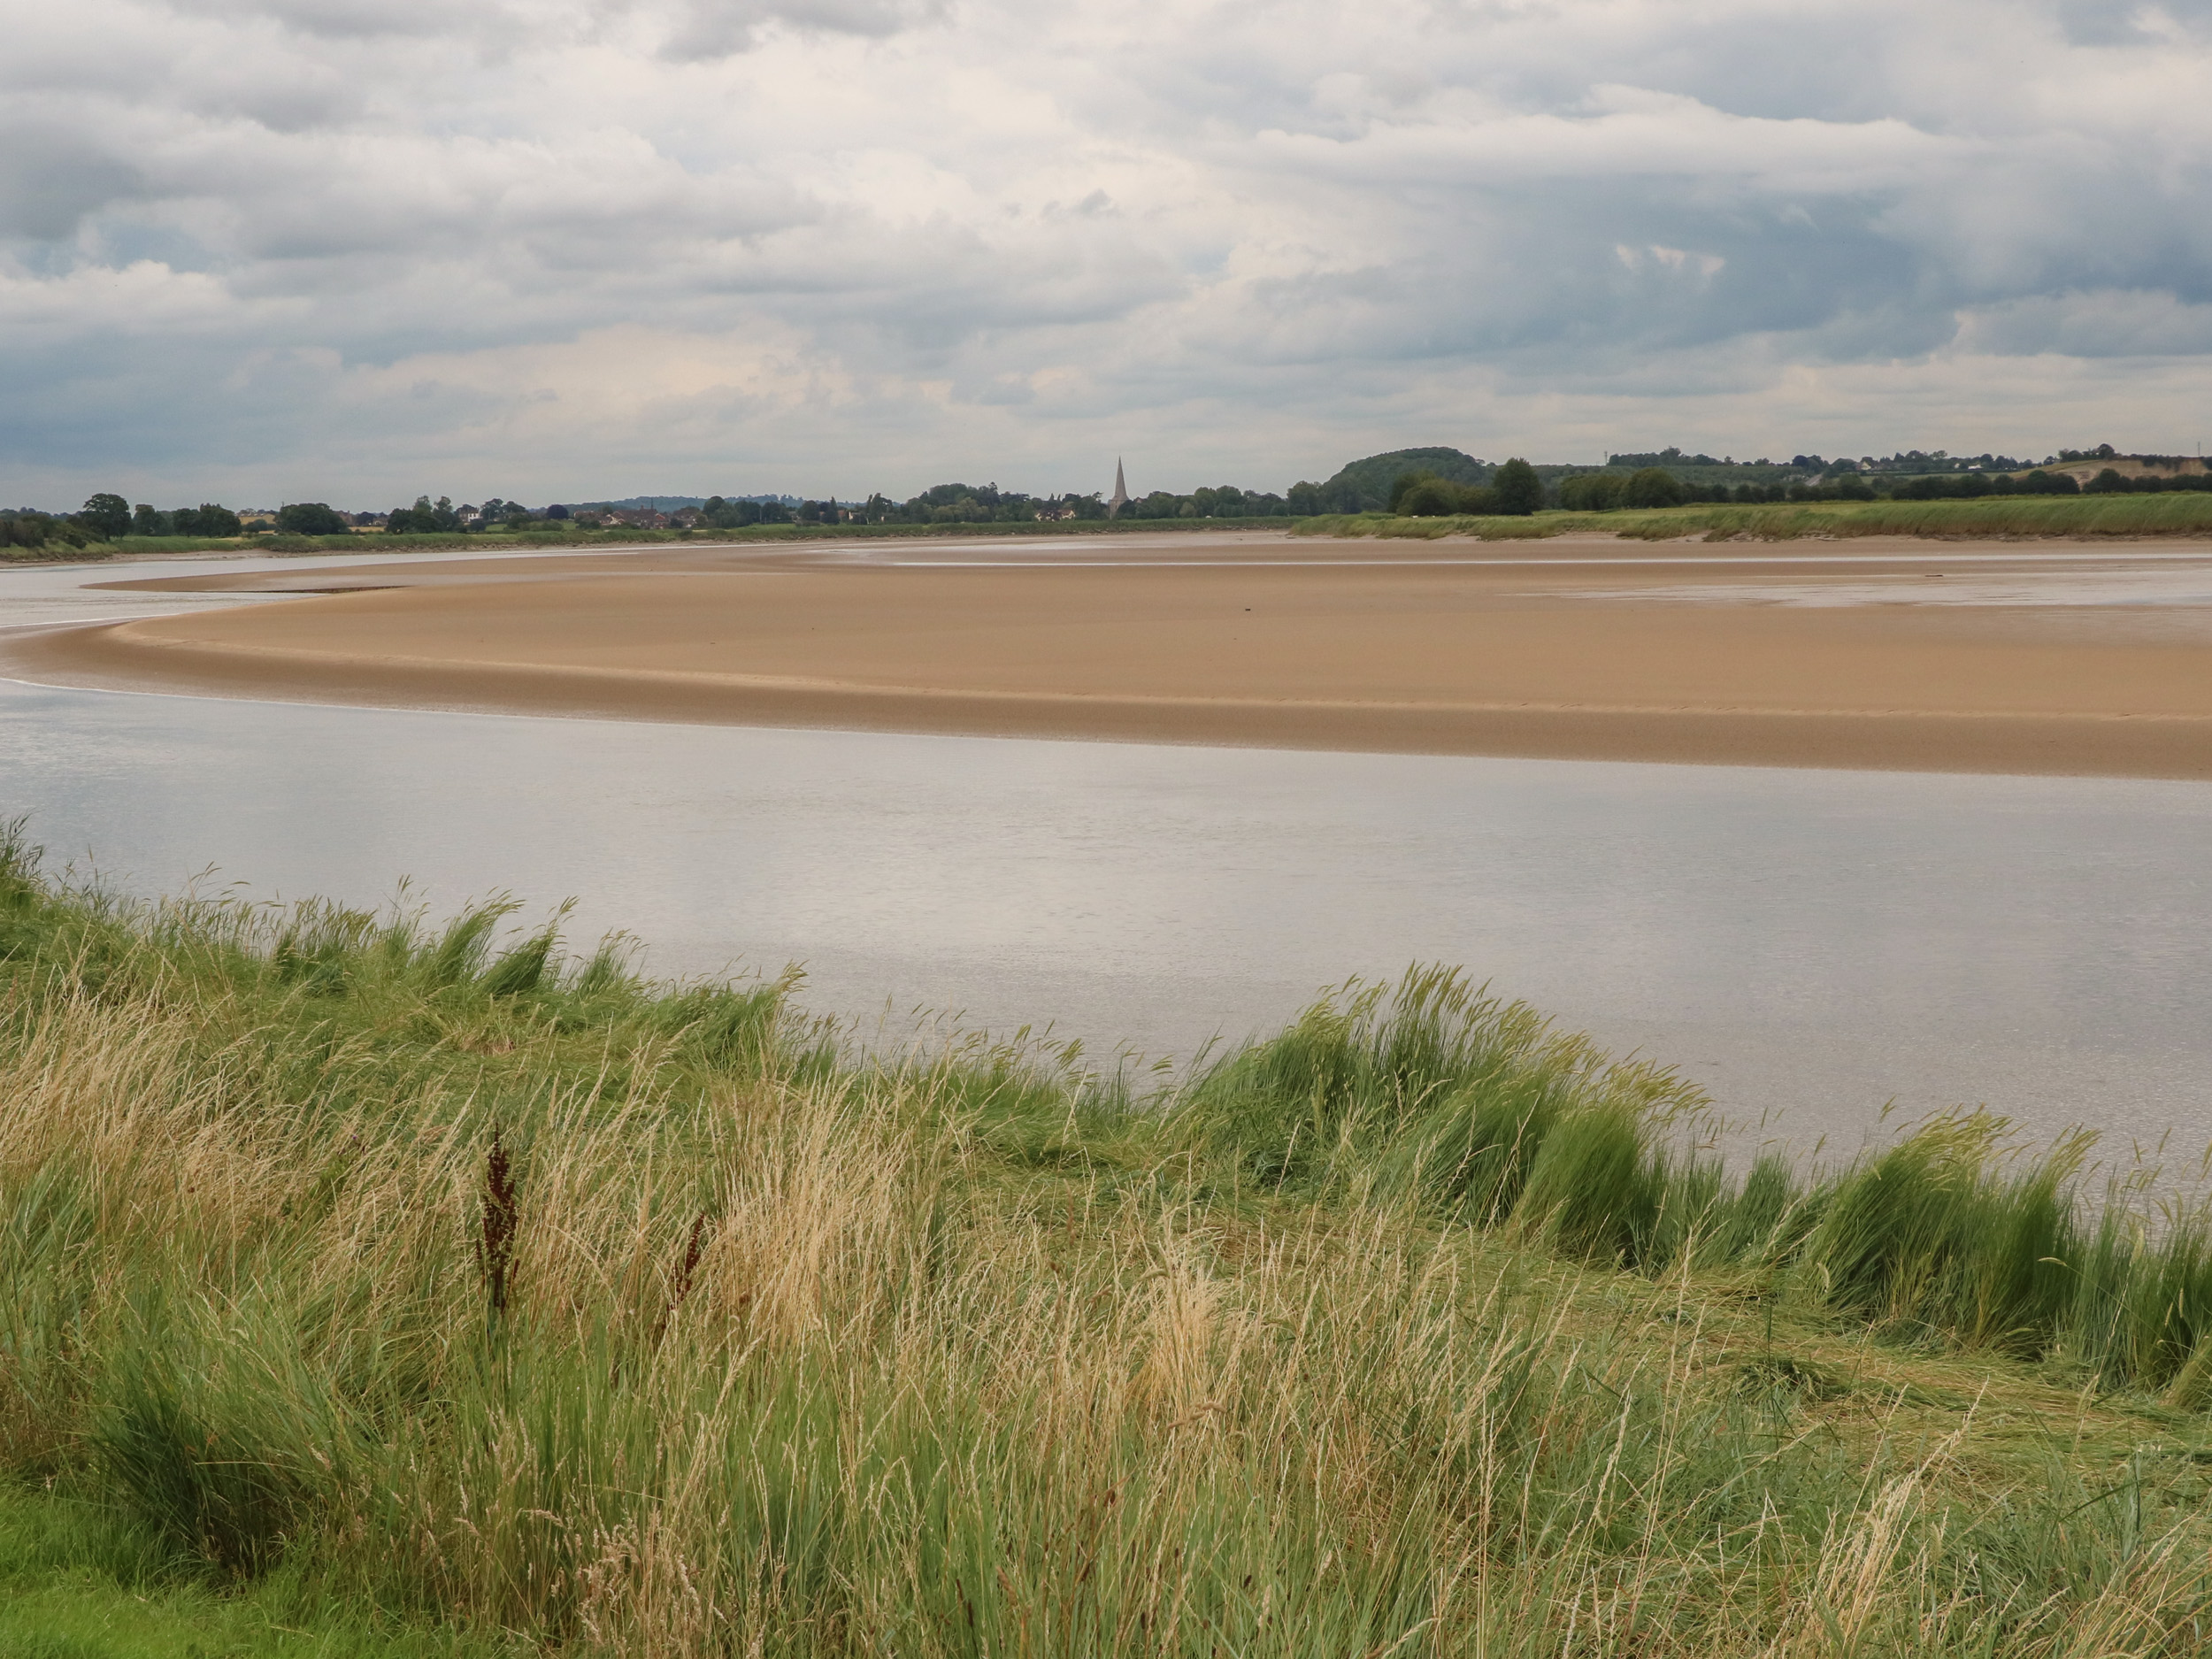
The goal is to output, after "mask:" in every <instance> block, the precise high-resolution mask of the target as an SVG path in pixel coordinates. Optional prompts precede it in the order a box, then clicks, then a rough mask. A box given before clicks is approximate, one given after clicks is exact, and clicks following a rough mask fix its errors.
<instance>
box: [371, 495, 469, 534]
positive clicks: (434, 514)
mask: <svg viewBox="0 0 2212 1659" xmlns="http://www.w3.org/2000/svg"><path fill="white" fill-rule="evenodd" d="M460 527H461V515H460V514H459V513H457V512H456V511H453V498H452V497H451V496H450V495H441V496H439V497H438V500H437V503H436V504H435V505H433V504H432V503H431V500H430V497H429V496H427V495H418V496H416V497H415V504H414V505H413V506H411V507H396V508H394V509H393V511H392V515H391V517H390V518H388V519H386V520H385V524H384V529H385V531H386V533H387V534H390V535H450V534H453V533H454V532H455V531H457V530H458V529H459V528H460Z"/></svg>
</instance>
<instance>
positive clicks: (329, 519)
mask: <svg viewBox="0 0 2212 1659" xmlns="http://www.w3.org/2000/svg"><path fill="white" fill-rule="evenodd" d="M277 528H278V529H280V530H286V531H289V532H290V533H291V534H294V535H345V534H349V532H351V530H352V529H353V520H351V519H350V518H347V517H346V516H345V514H343V513H342V512H339V511H335V510H334V509H333V508H332V506H331V505H330V503H328V502H322V501H296V502H293V503H290V504H289V505H288V506H283V507H280V508H278V509H277Z"/></svg>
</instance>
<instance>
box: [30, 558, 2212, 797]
mask: <svg viewBox="0 0 2212 1659" xmlns="http://www.w3.org/2000/svg"><path fill="white" fill-rule="evenodd" d="M1200 541H1202V547H1201V546H1194V545H1193V543H1197V542H1200ZM1370 545H1372V544H1370ZM1416 547H1418V548H1420V550H1421V551H1422V552H1428V550H1429V549H1434V551H1433V552H1428V557H1419V556H1417V554H1416V553H1415V549H1413V548H1404V547H1403V546H1402V544H1401V546H1400V547H1398V548H1393V549H1390V551H1389V552H1388V553H1387V554H1383V553H1382V552H1381V549H1378V552H1379V557H1376V558H1373V559H1359V558H1356V557H1353V558H1347V557H1344V555H1343V553H1342V552H1341V550H1340V549H1342V548H1343V544H1342V543H1337V544H1335V547H1334V548H1333V549H1332V548H1329V547H1328V546H1327V545H1326V544H1323V545H1320V546H1317V545H1316V544H1315V543H1314V542H1313V541H1311V540H1310V539H1307V540H1302V541H1299V542H1291V541H1289V539H1288V538H1277V537H1268V538H1255V537H1240V538H1238V539H1237V540H1236V541H1234V542H1231V541H1229V539H1228V538H1225V537H1223V536H1220V535H1217V534H1216V535H1209V536H1205V537H1203V538H1198V537H1192V538H1174V537H1162V538H1158V539H1156V541H1154V542H1153V543H1151V544H1149V545H1148V546H1147V545H1142V544H1133V545H1131V547H1130V549H1129V550H1130V551H1131V552H1132V553H1133V554H1135V555H1137V557H1132V558H1126V559H1117V560H1115V561H1113V562H1112V563H1110V564H1101V563H1097V562H1094V561H1086V560H1083V559H1081V558H1080V557H1068V558H1060V559H1055V558H1053V557H1050V551H1049V549H1040V548H1038V547H1034V546H1032V547H1028V548H1018V547H1010V546H1006V545H1004V544H1001V545H1000V547H998V548H995V549H990V550H989V555H988V556H986V557H974V558H962V559H957V560H955V559H951V558H949V557H946V556H947V555H949V554H951V553H956V552H969V551H972V549H947V548H945V547H944V546H943V545H942V544H941V543H939V544H937V545H935V546H926V545H918V544H910V545H908V546H905V547H887V546H886V545H885V544H882V543H878V544H876V546H875V547H874V548H872V549H871V550H870V551H871V557H868V558H865V559H856V558H841V557H836V556H835V555H833V554H824V553H812V554H808V555H802V556H795V555H794V554H792V553H790V552H788V551H785V552H781V553H780V554H778V555H747V554H745V553H743V552H741V551H735V550H733V549H726V548H722V549H680V550H676V551H669V550H665V549H653V550H651V551H649V552H640V553H625V554H623V555H621V556H620V557H618V558H608V557H603V556H595V555H588V554H586V555H576V556H568V555H549V556H546V557H545V558H544V559H543V560H541V561H532V562H531V563H530V565H529V567H528V568H527V569H518V567H517V565H516V562H514V561H513V560H511V559H507V560H500V561H497V562H496V563H497V565H498V566H499V568H497V569H490V568H484V567H483V566H479V567H477V568H474V569H472V568H471V565H472V563H473V562H472V561H455V562H445V563H442V565H436V566H424V565H415V566H413V567H412V568H409V567H406V566H402V565H384V566H362V565H349V566H347V567H345V568H342V569H332V568H329V567H325V568H324V569H323V570H322V571H321V572H318V571H317V570H316V569H315V568H314V567H313V566H306V567H296V568H291V569H287V570H283V571H279V572H241V573H240V575H239V576H237V577H235V578H232V577H227V576H220V575H218V576H208V575H197V576H192V577H183V578H176V579H159V578H156V579H151V580H129V581H123V582H106V583H101V584H99V586H100V587H102V588H121V589H128V590H151V591H165V592H196V591H205V592H217V591H221V592H232V593H237V592H256V593H262V594H267V595H272V597H274V595H280V594H281V595H288V596H287V597H286V598H284V599H282V600H278V601H275V602H274V603H262V604H254V605H249V606H233V607H228V608H224V609H216V610H210V611H193V612H188V613H183V614H180V615H173V616H165V617H159V618H142V619H137V620H126V621H119V622H115V623H108V624H97V625H93V626H72V627H62V628H58V629H55V630H52V631H50V632H44V633H38V634H27V635H19V636H17V637H15V638H14V639H12V640H9V641H6V642H5V643H4V644H0V664H4V665H5V666H7V667H8V669H9V670H10V671H11V672H15V673H17V674H19V675H20V676H21V677H22V678H25V679H27V680H35V681H38V682H42V683H47V684H55V685H63V686H68V685H76V686H80V687H104V688H112V689H131V690H140V691H149V692H184V693H191V694H195V695H227V696H246V697H255V698H264V699H274V700H279V701H305V702H316V703H336V704H367V705H371V706H384V707H400V708H416V709H436V710H470V711H496V712H503V713H521V714H536V715H547V716H558V717H567V718H577V717H583V718H592V717H598V718H636V719H647V720H659V721H673V722H680V723H690V724H739V725H762V726H812V727H843V728H856V729H866V730H879V731H905V732H917V733H963V734H972V735H990V736H1020V737H1030V738H1059V739H1087V740H1095V741H1136V742H1165V743H1190V744H1227V745H1236V746H1249V747H1263V748H1291V749H1352V750H1364V751H1371V752H1381V753H1421V754H1440V755H1494V756H1510V757H1549V758H1560V759H1596V760H1613V761H1657V762H1672V763H1686V764H1724V765H1764V766H1820V767H1837V768H1846V769H1854V770H1861V769H1870V770H1890V771H1936V772H2010V773H2040V774H2049V775H2075V776H2114V777H2135V778H2170V779H2190V780H2207V779H2212V605H2207V604H2204V603H2201V602H2199V603H2197V604H2196V605H2195V606H2194V607H2192V605H2191V604H2190V603H2187V602H2183V603H2170V604H2160V603H2152V602H2147V601H2134V600H2124V601H2115V600H2112V599H2110V598H2109V597H2107V598H2106V599H2105V600H2104V601H2103V602H2102V603H2087V602H2083V601H2082V600H2081V598H2080V592H2081V591H2085V590H2086V586H2093V584H2095V583H2096V582H2099V581H2103V582H2110V581H2112V580H2118V579H2120V578H2122V577H2127V578H2130V579H2134V578H2138V577H2144V578H2145V579H2146V580H2147V577H2146V576H2145V572H2149V573H2150V574H2151V575H2154V576H2156V577H2157V578H2158V579H2159V580H2165V581H2167V582H2169V583H2171V582H2173V581H2177V580H2178V581H2183V582H2190V581H2193V580H2194V578H2195V567H2196V566H2198V565H2202V567H2203V570H2204V572H2205V589H2206V592H2207V593H2208V594H2212V556H2208V557H2201V558H2200V557H2196V556H2194V554H2193V552H2191V553H2183V554H2170V553H2159V552H2155V551H2147V552H2145V553H2141V554H2138V555H2136V556H2134V557H2133V559H2132V560H2131V556H2130V555H2128V554H2124V553H2118V552H2116V551H2114V550H2112V549H2108V548H2103V547H2100V548H2097V549H2093V550H2092V549H2082V551H2081V553H2080V554H2079V556H2078V558H2069V557H2063V556H2061V557H2058V558H2057V559H2056V560H2054V558H2053V556H2052V554H2051V552H2050V549H2048V548H2047V547H2046V548H2043V549H2038V553H2037V555H2036V556H2034V557H2032V559H2027V558H2024V559H2022V560H2019V561H2012V560H2007V559H2005V558H2003V557H1997V558H1990V557H1986V556H1984V557H1978V558H1977V559H1976V560H1975V562H1974V565H1973V567H1972V569H1971V571H1970V572H1969V571H1966V570H1959V571H1958V573H1957V574H1955V575H1953V576H1946V575H1945V572H1943V571H1942V570H1940V569H1939V568H1937V567H1939V566H1940V565H1943V564H1945V563H1946V562H1949V563H1950V564H1951V565H1953V566H1954V567H1955V569H1956V568H1957V567H1958V566H1959V565H1961V564H1962V561H1961V559H1960V554H1959V550H1958V549H1956V548H1955V547H1950V546H1941V547H1927V546H1924V545H1923V546H1898V547H1894V548H1886V549H1871V548H1869V547H1868V546H1867V544H1866V543H1865V542H1863V541H1862V542H1861V543H1860V544H1859V546H1858V547H1857V549H1855V550H1854V551H1853V552H1852V553H1851V554H1849V555H1847V556H1844V557H1845V558H1847V560H1848V565H1845V564H1843V562H1842V561H1841V560H1839V559H1836V558H1830V559H1825V560H1824V559H1823V558H1822V557H1820V556H1818V555H1814V556H1811V557H1803V556H1800V557H1788V556H1776V555H1771V554H1761V555H1757V556H1754V557H1748V558H1746V557H1722V558H1715V557H1714V555H1713V554H1712V553H1711V552H1708V551H1704V550H1702V549H1701V552H1700V553H1699V554H1697V555H1693V556H1689V557H1681V556H1680V555H1679V552H1678V551H1676V552H1672V553H1671V552H1670V551H1669V550H1665V549H1661V548H1659V547H1653V546H1651V545H1650V544H1644V548H1643V549H1635V551H1634V556H1633V557H1620V556H1621V555H1625V554H1628V553H1629V552H1630V549H1626V548H1622V547H1620V546H1619V544H1617V543H1609V544H1608V546H1607V547H1606V548H1605V549H1604V557H1602V558H1601V559H1599V558H1596V557H1586V558H1584V559H1582V560H1580V561H1578V560H1577V559H1576V558H1575V557H1574V555H1575V554H1576V553H1578V552H1583V553H1590V552H1594V549H1585V548H1581V547H1572V548H1571V547H1563V546H1561V545H1560V543H1559V542H1558V541H1554V542H1553V543H1551V544H1550V546H1549V547H1548V548H1547V549H1545V550H1546V552H1547V553H1548V554H1550V555H1551V557H1540V558H1537V559H1525V558H1521V559H1511V560H1489V559H1483V560H1469V559H1464V558H1455V557H1451V550H1450V549H1446V548H1442V547H1439V546H1438V545H1437V544H1435V543H1429V544H1426V545H1425V547H1423V546H1422V545H1421V544H1416ZM1645 549H1648V550H1645ZM1200 552H1202V553H1203V554H1204V555H1205V557H1203V558H1189V557H1178V554H1179V553H1190V554H1196V553H1200ZM898 554H908V555H912V556H914V557H909V558H905V559H901V560H897V561H896V562H894V561H893V560H892V559H890V558H889V557H887V555H898ZM1301 554H1304V555H1308V557H1298V556H1299V555H1301ZM1324 554H1325V555H1326V557H1311V556H1312V555H1324ZM1409 555H1414V556H1413V557H1409ZM484 564H485V565H492V564H493V561H485V562H484ZM2008 565H2011V566H2013V568H2011V569H2007V568H2006V567H2007V566H2008ZM1578 566H1579V567H1578ZM2138 567H2141V568H2138ZM1932 578H1943V579H1944V580H1947V581H1949V582H1951V583H1952V584H1953V585H1952V587H1951V588H1948V589H1947V590H1938V589H1933V588H1920V587H1919V584H1920V583H1921V582H1923V581H1925V580H1929V579H1932ZM1975 583H1980V584H1982V586H1983V588H1986V589H1988V592H1989V594H1991V595H1994V597H1988V596H1986V595H1984V594H1983V592H1982V589H1980V588H1974V587H1973V586H1972V584H1975ZM2069 584H2070V586H2069ZM2038 585H2040V586H2038ZM2085 585H2086V586H2085ZM2193 591H2194V590H2193V589H2192V590H2191V592H2192V593H2193ZM1939 595H1940V598H1939ZM2053 595H2055V598H2054V597H2053Z"/></svg>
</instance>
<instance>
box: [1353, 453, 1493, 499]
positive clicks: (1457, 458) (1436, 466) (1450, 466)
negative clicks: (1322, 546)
mask: <svg viewBox="0 0 2212 1659" xmlns="http://www.w3.org/2000/svg"><path fill="white" fill-rule="evenodd" d="M1402 472H1433V473H1435V474H1436V475H1437V477H1439V478H1441V479H1446V480H1449V481H1450V482H1452V483H1455V484H1486V483H1488V482H1489V481H1490V463H1489V462H1487V461H1479V460H1477V459H1476V458H1475V457H1473V456H1471V455H1469V454H1468V453H1467V452H1466V451H1465V450H1463V449H1445V448H1437V449H1391V450H1387V451H1386V452H1385V453H1383V454H1381V455H1371V456H1369V457H1366V458H1365V459H1364V460H1359V461H1348V462H1346V463H1345V464H1344V465H1342V466H1340V467H1339V468H1338V469H1337V470H1336V472H1334V473H1333V475H1332V476H1331V477H1330V479H1329V480H1328V481H1327V482H1326V483H1325V484H1323V485H1322V486H1321V495H1320V502H1321V505H1320V508H1319V511H1323V512H1380V511H1382V510H1383V509H1384V508H1386V507H1387V506H1389V505H1390V486H1391V482H1392V480H1394V479H1396V478H1397V477H1398V475H1399V474H1400V473H1402Z"/></svg>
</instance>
